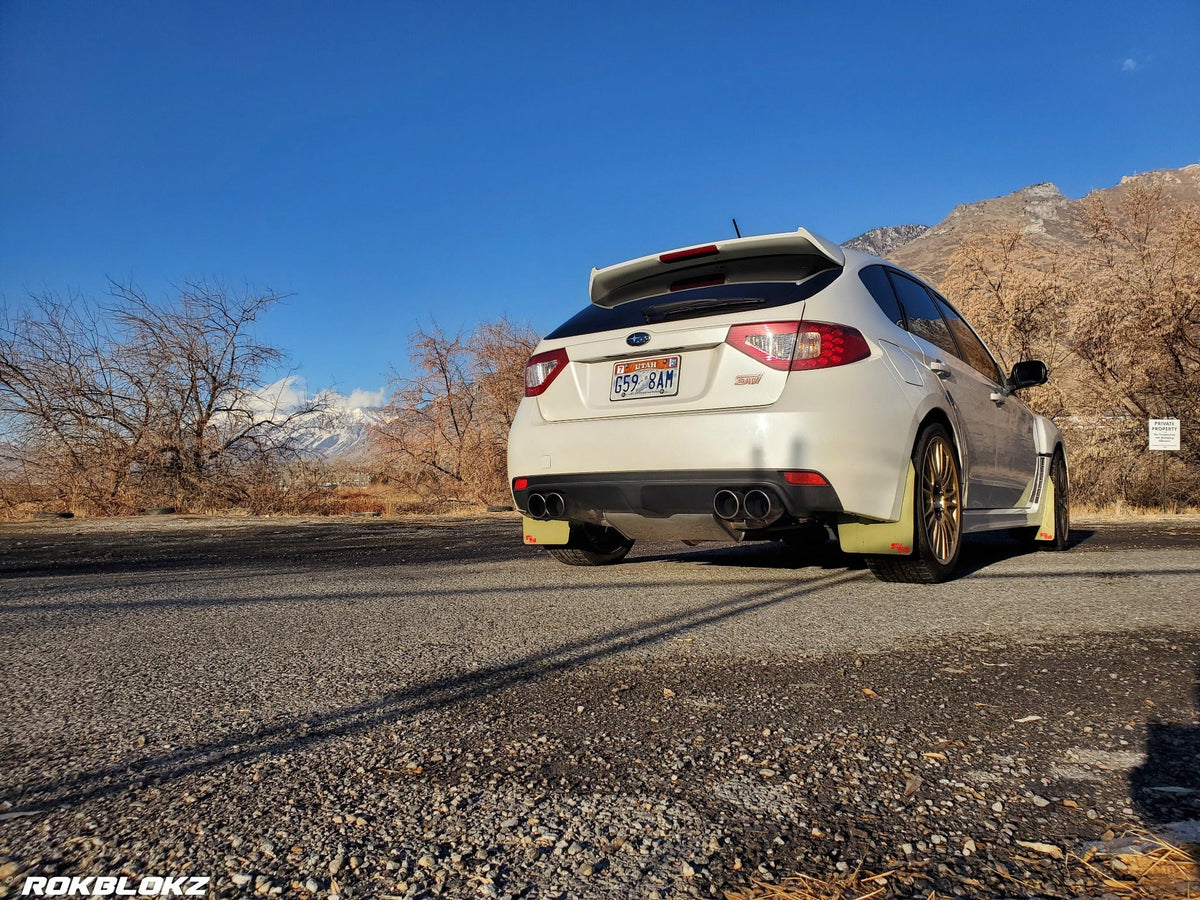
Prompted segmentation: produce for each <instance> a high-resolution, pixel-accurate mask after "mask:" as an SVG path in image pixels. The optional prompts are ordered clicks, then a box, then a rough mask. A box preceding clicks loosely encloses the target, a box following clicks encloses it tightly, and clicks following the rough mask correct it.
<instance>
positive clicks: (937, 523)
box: [921, 436, 962, 565]
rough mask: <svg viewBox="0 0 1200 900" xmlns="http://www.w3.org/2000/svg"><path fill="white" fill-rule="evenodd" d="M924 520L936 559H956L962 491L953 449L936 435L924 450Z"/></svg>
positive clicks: (922, 510) (922, 484)
mask: <svg viewBox="0 0 1200 900" xmlns="http://www.w3.org/2000/svg"><path fill="white" fill-rule="evenodd" d="M921 518H922V521H923V522H924V526H925V537H926V539H927V540H928V541H929V549H930V550H931V551H932V552H933V556H934V559H936V560H937V561H938V563H940V564H941V565H946V564H947V563H949V562H950V560H951V559H952V558H953V557H954V551H955V549H956V548H957V547H958V538H959V532H960V531H961V530H962V491H961V490H960V488H959V483H958V465H957V464H956V462H955V459H954V448H953V447H951V446H950V444H949V442H948V441H947V440H946V439H945V438H943V437H941V436H936V437H934V438H933V440H931V441H930V442H929V446H928V447H926V448H925V460H924V465H923V466H922V467H921Z"/></svg>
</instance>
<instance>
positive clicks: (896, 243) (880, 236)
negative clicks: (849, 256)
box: [842, 225, 929, 256]
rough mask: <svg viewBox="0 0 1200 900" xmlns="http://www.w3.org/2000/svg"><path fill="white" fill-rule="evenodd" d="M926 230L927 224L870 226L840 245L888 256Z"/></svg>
mask: <svg viewBox="0 0 1200 900" xmlns="http://www.w3.org/2000/svg"><path fill="white" fill-rule="evenodd" d="M928 230H929V226H928V225H887V226H885V227H883V228H872V229H871V230H870V231H868V232H866V233H865V234H860V235H859V236H858V237H856V238H854V239H852V240H849V241H846V243H844V244H842V246H843V247H846V248H847V249H850V250H859V251H861V252H863V253H870V254H872V255H873V256H888V255H889V254H891V253H895V252H896V251H897V250H899V249H900V248H901V247H903V246H904V245H905V244H908V243H910V242H912V241H914V240H916V239H917V238H919V237H920V236H921V235H923V234H924V233H925V232H927V231H928Z"/></svg>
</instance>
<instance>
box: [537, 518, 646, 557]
mask: <svg viewBox="0 0 1200 900" xmlns="http://www.w3.org/2000/svg"><path fill="white" fill-rule="evenodd" d="M632 546H633V541H631V540H630V539H629V538H627V537H625V535H623V534H621V532H619V531H617V530H616V529H614V528H606V527H604V526H603V525H592V524H589V523H586V522H583V523H578V524H576V523H572V524H571V538H570V541H569V542H568V543H567V545H566V546H565V547H547V548H546V552H547V553H549V554H550V555H551V556H553V557H554V558H555V559H557V560H558V561H559V562H561V563H566V564H567V565H568V566H606V565H610V564H611V563H615V562H620V561H621V560H622V559H624V558H625V554H627V553H628V552H629V548H630V547H632Z"/></svg>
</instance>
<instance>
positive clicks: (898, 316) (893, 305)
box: [858, 266, 904, 328]
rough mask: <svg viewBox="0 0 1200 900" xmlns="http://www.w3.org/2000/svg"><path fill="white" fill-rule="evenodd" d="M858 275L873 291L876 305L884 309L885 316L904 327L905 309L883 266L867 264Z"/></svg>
mask: <svg viewBox="0 0 1200 900" xmlns="http://www.w3.org/2000/svg"><path fill="white" fill-rule="evenodd" d="M858 277H859V278H861V279H862V283H863V284H864V285H866V287H867V290H868V291H870V292H871V296H872V297H873V298H874V300H875V305H876V306H878V307H879V308H880V309H881V310H883V314H884V315H885V316H887V317H888V318H889V319H891V320H892V321H893V322H895V323H896V324H897V325H899V326H900V327H901V328H903V327H904V311H903V310H901V309H900V304H899V302H898V301H897V300H896V292H895V291H894V290H892V283H891V282H890V281H889V280H888V277H887V272H886V271H884V268H883V266H867V267H866V268H865V269H863V270H862V271H861V272H859V273H858Z"/></svg>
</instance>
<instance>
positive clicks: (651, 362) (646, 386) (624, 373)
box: [608, 356, 679, 400]
mask: <svg viewBox="0 0 1200 900" xmlns="http://www.w3.org/2000/svg"><path fill="white" fill-rule="evenodd" d="M678 393H679V357H678V356H659V357H657V358H655V359H638V360H634V361H633V362H619V363H616V364H615V365H614V366H613V376H612V388H611V389H610V390H609V393H608V399H609V400H633V399H635V398H637V397H674V396H675V395H676V394H678Z"/></svg>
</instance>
